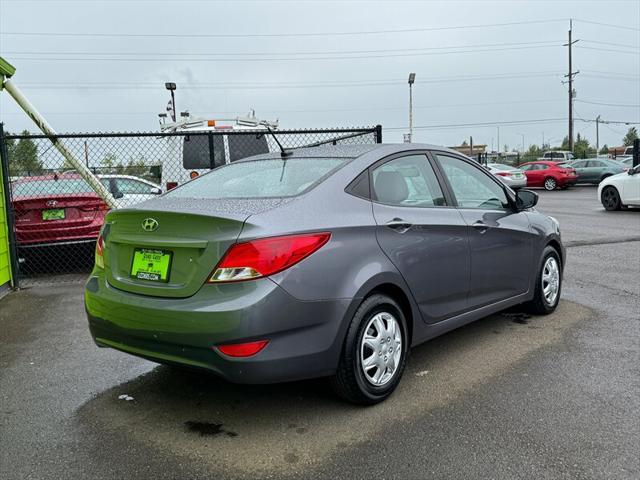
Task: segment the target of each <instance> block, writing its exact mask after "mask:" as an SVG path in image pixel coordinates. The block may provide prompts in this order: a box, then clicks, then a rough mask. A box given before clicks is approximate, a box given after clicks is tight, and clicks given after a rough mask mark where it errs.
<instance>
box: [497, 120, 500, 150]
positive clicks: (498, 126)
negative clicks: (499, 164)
mask: <svg viewBox="0 0 640 480" xmlns="http://www.w3.org/2000/svg"><path fill="white" fill-rule="evenodd" d="M496 128H497V129H498V145H497V147H498V148H496V150H497V151H498V153H500V125H497V126H496Z"/></svg>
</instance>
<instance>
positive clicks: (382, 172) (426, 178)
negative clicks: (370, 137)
mask: <svg viewBox="0 0 640 480" xmlns="http://www.w3.org/2000/svg"><path fill="white" fill-rule="evenodd" d="M371 177H372V180H373V184H372V194H373V200H377V201H378V202H380V203H384V204H387V205H396V206H401V207H437V206H442V205H445V200H444V195H443V194H442V189H441V188H440V184H439V183H438V179H437V178H436V175H435V173H434V171H433V169H432V168H431V164H430V163H429V162H428V160H427V157H426V156H425V155H410V156H406V157H401V158H396V159H394V160H391V161H389V162H387V163H385V164H383V165H381V166H379V167H377V168H375V169H374V170H373V172H372V175H371Z"/></svg>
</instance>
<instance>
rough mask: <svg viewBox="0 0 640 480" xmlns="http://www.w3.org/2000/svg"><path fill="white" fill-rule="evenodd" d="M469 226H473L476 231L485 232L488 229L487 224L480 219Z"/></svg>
mask: <svg viewBox="0 0 640 480" xmlns="http://www.w3.org/2000/svg"><path fill="white" fill-rule="evenodd" d="M471 226H472V227H473V228H475V229H476V230H478V232H480V233H485V232H486V231H487V230H488V229H489V225H487V224H486V223H484V222H481V221H480V220H478V221H477V222H475V223H474V224H473V225H471Z"/></svg>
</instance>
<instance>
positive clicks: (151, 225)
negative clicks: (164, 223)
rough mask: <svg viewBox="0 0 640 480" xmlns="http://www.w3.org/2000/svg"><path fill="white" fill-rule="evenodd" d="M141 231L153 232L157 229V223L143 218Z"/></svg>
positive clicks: (151, 219)
mask: <svg viewBox="0 0 640 480" xmlns="http://www.w3.org/2000/svg"><path fill="white" fill-rule="evenodd" d="M142 229H143V230H144V231H145V232H153V231H154V230H157V229H158V221H157V220H155V219H153V218H145V219H144V220H143V221H142Z"/></svg>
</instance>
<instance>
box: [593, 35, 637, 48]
mask: <svg viewBox="0 0 640 480" xmlns="http://www.w3.org/2000/svg"><path fill="white" fill-rule="evenodd" d="M581 40H582V41H583V42H587V43H594V44H597V45H611V46H614V47H624V48H632V49H635V50H639V49H640V45H630V44H628V43H613V42H600V41H596V40H586V39H584V38H583V39H581Z"/></svg>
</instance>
